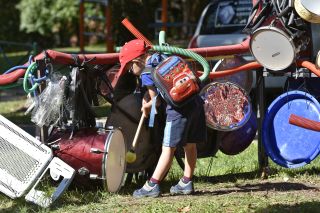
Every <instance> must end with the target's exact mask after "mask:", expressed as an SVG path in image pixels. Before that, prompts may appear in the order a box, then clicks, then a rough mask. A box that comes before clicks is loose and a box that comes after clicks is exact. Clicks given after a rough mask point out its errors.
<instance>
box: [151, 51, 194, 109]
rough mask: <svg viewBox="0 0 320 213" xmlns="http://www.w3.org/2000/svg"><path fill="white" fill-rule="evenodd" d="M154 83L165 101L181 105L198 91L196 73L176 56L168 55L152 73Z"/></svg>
mask: <svg viewBox="0 0 320 213" xmlns="http://www.w3.org/2000/svg"><path fill="white" fill-rule="evenodd" d="M152 77H153V80H154V82H155V85H156V86H157V87H158V88H159V89H160V93H161V94H162V96H163V98H164V99H165V100H166V101H167V103H171V104H172V105H174V106H177V107H179V106H181V105H183V104H184V103H186V102H187V101H188V100H190V99H191V98H192V97H193V95H194V94H196V93H198V92H199V86H198V82H197V77H196V75H195V74H194V73H193V72H192V70H191V69H190V68H189V66H188V64H187V63H186V62H185V61H184V60H183V59H182V58H180V57H178V56H170V57H168V58H167V59H165V60H164V61H163V62H162V63H160V64H159V65H158V67H156V69H155V70H154V71H153V74H152Z"/></svg>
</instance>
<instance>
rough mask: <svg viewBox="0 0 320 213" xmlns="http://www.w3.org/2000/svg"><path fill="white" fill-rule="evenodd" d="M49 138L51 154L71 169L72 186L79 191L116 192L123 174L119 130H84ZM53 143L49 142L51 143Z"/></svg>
mask: <svg viewBox="0 0 320 213" xmlns="http://www.w3.org/2000/svg"><path fill="white" fill-rule="evenodd" d="M69 137H70V132H57V133H56V134H54V135H53V137H52V138H54V140H55V141H57V142H56V143H54V145H52V149H53V150H54V154H55V155H56V156H57V157H59V158H61V159H62V160H63V161H65V162H66V163H68V164H69V165H70V166H71V167H73V168H74V169H75V170H76V171H77V174H76V176H75V178H74V182H75V183H76V184H77V185H79V186H83V187H90V186H97V185H103V187H104V188H105V189H106V190H108V191H109V192H117V191H118V190H119V189H120V187H121V184H122V180H123V177H124V173H125V170H126V161H125V155H126V152H127V149H126V144H125V143H124V138H123V135H122V132H121V131H120V130H119V129H107V130H104V129H101V130H100V129H99V131H97V129H95V128H86V129H81V130H79V131H77V132H76V133H75V134H74V135H73V137H72V139H69ZM52 141H53V140H52Z"/></svg>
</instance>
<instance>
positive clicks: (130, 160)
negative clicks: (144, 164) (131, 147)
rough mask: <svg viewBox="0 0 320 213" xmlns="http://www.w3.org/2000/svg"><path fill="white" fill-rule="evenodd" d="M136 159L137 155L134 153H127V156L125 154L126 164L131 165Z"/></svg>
mask: <svg viewBox="0 0 320 213" xmlns="http://www.w3.org/2000/svg"><path fill="white" fill-rule="evenodd" d="M136 159H137V155H136V153H134V152H131V151H130V152H127V154H126V161H127V163H133V162H135V161H136Z"/></svg>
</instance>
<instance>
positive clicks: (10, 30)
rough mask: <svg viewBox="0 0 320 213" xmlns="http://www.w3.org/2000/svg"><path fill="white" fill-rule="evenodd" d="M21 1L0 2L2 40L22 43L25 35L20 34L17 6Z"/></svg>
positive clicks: (3, 0) (0, 34)
mask: <svg viewBox="0 0 320 213" xmlns="http://www.w3.org/2000/svg"><path fill="white" fill-rule="evenodd" d="M18 2H19V0H11V1H8V0H0V5H1V7H0V14H1V18H0V26H1V27H0V40H7V41H21V40H23V39H25V34H23V33H22V34H20V33H19V23H20V21H19V11H18V10H17V9H16V8H15V5H16V4H17V3H18Z"/></svg>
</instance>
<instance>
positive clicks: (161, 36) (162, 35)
mask: <svg viewBox="0 0 320 213" xmlns="http://www.w3.org/2000/svg"><path fill="white" fill-rule="evenodd" d="M165 38H166V32H165V31H163V30H161V31H160V32H159V46H164V44H165V43H166V39H165Z"/></svg>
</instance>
